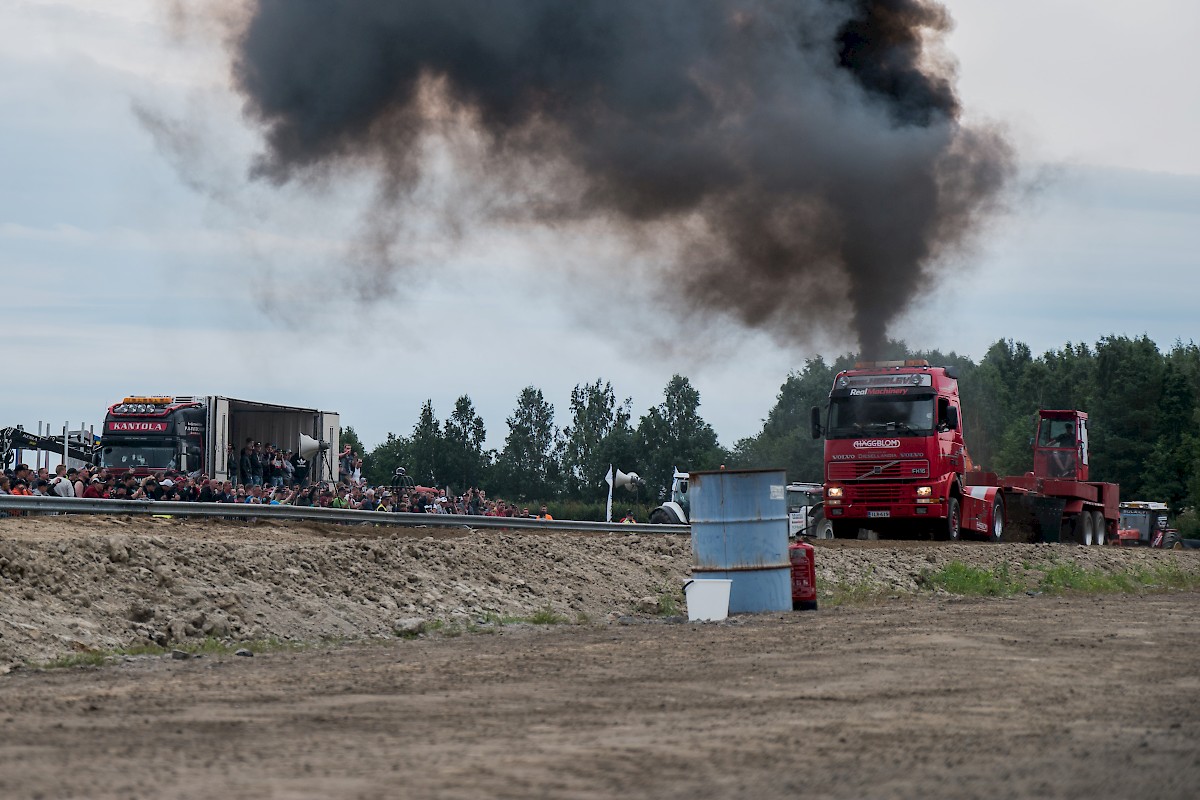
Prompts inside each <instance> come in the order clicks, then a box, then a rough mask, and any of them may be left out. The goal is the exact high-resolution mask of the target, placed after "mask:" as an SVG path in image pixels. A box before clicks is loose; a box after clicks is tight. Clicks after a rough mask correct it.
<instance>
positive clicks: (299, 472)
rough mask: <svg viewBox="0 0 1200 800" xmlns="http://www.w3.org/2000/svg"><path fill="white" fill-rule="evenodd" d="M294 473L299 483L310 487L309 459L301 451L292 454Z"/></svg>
mask: <svg viewBox="0 0 1200 800" xmlns="http://www.w3.org/2000/svg"><path fill="white" fill-rule="evenodd" d="M292 474H293V475H294V476H295V478H296V483H297V484H299V485H300V486H303V487H306V488H307V487H308V459H307V458H305V457H304V456H302V455H300V454H299V453H295V454H294V455H292Z"/></svg>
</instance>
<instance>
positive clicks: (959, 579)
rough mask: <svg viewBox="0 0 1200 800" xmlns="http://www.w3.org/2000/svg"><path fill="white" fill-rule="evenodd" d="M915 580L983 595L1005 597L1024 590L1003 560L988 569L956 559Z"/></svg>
mask: <svg viewBox="0 0 1200 800" xmlns="http://www.w3.org/2000/svg"><path fill="white" fill-rule="evenodd" d="M919 583H921V584H922V585H923V586H928V587H929V588H931V589H941V590H943V591H946V592H949V593H950V594H969V595H980V596H983V597H1005V596H1007V595H1011V594H1016V593H1017V592H1021V591H1024V590H1025V586H1024V584H1023V583H1022V582H1021V581H1019V580H1017V579H1015V578H1014V577H1013V575H1012V574H1011V570H1010V569H1009V565H1008V562H1007V561H1005V562H1002V563H1001V564H998V565H997V566H995V567H992V568H991V569H981V568H979V567H972V566H969V565H967V564H963V563H962V562H959V561H951V562H950V563H949V564H947V565H946V566H944V567H942V568H941V569H939V570H938V571H937V572H927V573H923V574H922V576H921V580H920V581H919Z"/></svg>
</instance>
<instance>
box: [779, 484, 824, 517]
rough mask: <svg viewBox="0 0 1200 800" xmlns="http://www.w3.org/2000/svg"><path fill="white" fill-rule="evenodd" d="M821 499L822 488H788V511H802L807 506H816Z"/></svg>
mask: <svg viewBox="0 0 1200 800" xmlns="http://www.w3.org/2000/svg"><path fill="white" fill-rule="evenodd" d="M820 500H821V490H820V489H818V490H816V491H809V490H806V489H791V488H789V489H788V490H787V507H788V513H795V512H797V511H800V510H801V509H802V508H804V507H805V506H814V505H816V504H817V503H818V502H820Z"/></svg>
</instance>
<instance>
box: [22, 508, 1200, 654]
mask: <svg viewBox="0 0 1200 800" xmlns="http://www.w3.org/2000/svg"><path fill="white" fill-rule="evenodd" d="M952 561H956V562H962V563H965V564H970V565H973V566H979V567H985V568H990V567H994V566H996V565H997V564H1000V563H1002V562H1007V563H1008V564H1009V565H1010V568H1011V569H1012V571H1013V572H1014V573H1017V574H1022V575H1025V574H1029V575H1032V576H1036V575H1037V573H1038V572H1039V571H1040V570H1043V569H1045V568H1046V567H1047V566H1049V565H1053V564H1064V563H1070V564H1076V565H1078V566H1080V567H1084V568H1087V569H1095V570H1102V571H1113V570H1123V569H1128V568H1129V567H1131V566H1135V565H1136V566H1144V567H1150V566H1153V565H1156V564H1164V563H1171V564H1176V565H1179V566H1180V568H1181V569H1184V570H1187V571H1191V572H1200V552H1197V551H1188V552H1183V553H1175V552H1161V551H1152V550H1144V549H1119V548H1112V547H1108V548H1100V547H1091V548H1083V547H1078V546H1067V545H1023V544H1004V545H987V544H984V543H978V542H974V543H960V544H949V543H928V542H924V543H921V542H899V543H897V542H858V541H853V542H851V541H835V542H821V543H819V547H818V551H817V571H818V586H819V587H820V588H821V590H822V595H823V600H824V601H825V602H833V601H836V600H837V599H839V595H840V594H842V593H844V592H845V591H846V590H848V589H851V590H852V589H855V588H857V589H859V590H861V592H862V593H866V594H871V595H879V596H883V597H888V596H893V597H897V596H903V595H907V594H910V593H917V592H928V591H929V589H928V588H927V587H926V586H925V585H924V584H923V583H922V575H923V574H927V573H930V572H934V571H936V570H938V569H939V568H940V567H942V566H944V565H945V564H947V563H949V562H952ZM690 564H691V548H690V542H689V540H688V538H687V537H684V536H670V535H662V534H655V533H648V532H646V530H638V531H631V532H629V533H622V534H604V535H590V534H558V535H545V534H528V533H513V532H505V531H465V530H464V531H461V532H445V531H436V530H434V529H408V528H376V527H365V526H353V527H351V526H335V525H328V526H326V525H313V524H248V523H240V522H220V521H213V520H171V519H159V518H119V517H68V516H61V517H28V518H7V519H3V520H0V665H5V664H7V665H10V666H11V665H14V664H20V663H26V662H34V663H43V662H47V661H50V660H53V659H55V658H60V657H62V656H64V655H69V654H71V653H78V652H86V651H90V650H113V649H120V648H131V647H138V646H144V645H151V644H156V645H159V646H171V645H177V644H181V643H193V644H194V643H196V642H198V641H201V640H203V639H208V638H214V639H228V640H231V641H233V640H241V641H248V640H263V639H279V640H285V641H308V642H313V641H322V640H350V639H358V638H369V637H377V636H385V637H386V636H390V635H393V632H394V630H395V626H396V623H397V621H398V620H411V619H414V618H419V619H422V620H425V621H432V620H438V621H441V622H443V623H450V624H453V625H455V626H458V627H464V626H468V625H473V624H477V623H478V622H480V621H486V620H494V619H496V618H509V619H513V618H529V617H531V616H533V615H535V614H537V613H538V612H551V613H552V614H554V615H557V616H559V617H563V618H565V619H567V620H570V621H579V622H584V621H590V622H594V623H604V622H609V621H612V620H613V619H616V618H618V617H620V616H624V615H630V614H633V615H643V616H650V617H654V616H659V615H661V614H664V613H666V612H670V611H673V610H681V609H682V608H683V597H682V592H681V587H682V584H683V582H684V581H685V580H686V579H687V578H688V577H689V574H690V572H689V570H690Z"/></svg>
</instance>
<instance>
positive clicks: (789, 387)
mask: <svg viewBox="0 0 1200 800" xmlns="http://www.w3.org/2000/svg"><path fill="white" fill-rule="evenodd" d="M883 358H887V359H905V358H924V359H926V360H928V361H929V363H930V364H933V365H939V366H940V365H947V366H950V365H952V366H954V367H956V368H957V370H958V375H959V391H960V393H961V398H962V410H963V433H964V437H965V439H966V443H967V448H968V450H969V452H970V454H971V457H972V459H973V461H974V462H975V463H976V465H978V466H979V467H981V468H984V469H988V470H991V471H993V472H996V473H999V474H1020V473H1023V472H1026V471H1028V470H1029V469H1032V461H1033V455H1032V448H1031V439H1032V437H1033V434H1034V431H1035V428H1036V417H1037V411H1038V409H1039V408H1062V409H1069V408H1076V409H1080V410H1083V411H1087V412H1088V414H1089V431H1090V438H1091V475H1092V477H1093V479H1096V480H1103V481H1111V482H1114V483H1119V484H1120V485H1121V496H1122V497H1123V498H1125V499H1139V500H1158V501H1162V502H1166V503H1169V504H1170V505H1171V506H1172V507H1173V508H1174V509H1175V510H1176V512H1178V511H1181V510H1182V509H1183V508H1185V507H1194V506H1195V505H1196V504H1197V500H1200V436H1198V435H1197V428H1198V425H1197V423H1198V422H1200V348H1197V346H1196V345H1195V344H1194V343H1191V342H1189V343H1187V344H1183V343H1182V342H1176V343H1175V345H1174V346H1173V347H1172V348H1171V349H1170V350H1167V351H1165V352H1163V351H1160V349H1159V348H1158V346H1157V345H1156V344H1155V343H1154V342H1153V341H1151V340H1150V339H1149V338H1148V337H1146V336H1142V337H1140V338H1130V337H1125V336H1108V337H1104V338H1102V339H1100V340H1099V341H1098V342H1096V344H1095V345H1086V344H1072V343H1067V344H1066V345H1065V346H1063V347H1062V348H1061V349H1056V350H1050V351H1048V352H1046V353H1043V354H1042V355H1040V356H1034V355H1033V353H1032V352H1031V350H1030V348H1029V347H1028V345H1025V344H1023V343H1021V342H1017V341H1014V340H1011V339H1006V340H1000V341H997V342H996V343H995V344H993V345H992V346H991V347H990V348H989V349H988V351H987V353H986V354H985V355H984V357H983V358H982V359H981V360H980V361H979V362H978V363H976V362H975V361H973V360H972V359H970V358H968V357H966V356H960V355H958V354H956V353H954V352H949V353H943V352H940V351H937V350H932V351H919V350H910V349H909V348H908V346H907V345H906V344H904V343H903V342H898V341H891V342H889V343H888V352H886V353H885V354H884V355H883ZM855 360H856V356H855V355H853V354H847V355H844V356H841V357H839V358H838V359H836V360H835V361H833V362H832V363H826V362H825V361H824V360H823V359H822V358H820V357H814V358H811V359H809V360H807V361H806V362H805V364H804V366H803V367H802V368H800V369H797V370H794V371H793V372H791V373H790V374H789V375H788V376H787V378H786V380H785V381H784V382H783V384H782V386H781V387H780V390H779V393H778V395H777V397H776V402H775V405H774V406H773V407H772V408H771V410H770V412H769V413H768V414H767V417H766V419H765V420H764V421H763V426H762V429H761V431H759V433H758V434H756V435H755V436H752V437H748V438H746V439H742V440H741V441H738V442H736V443H735V444H734V445H733V446H732V447H731V448H725V447H722V446H721V445H720V444H719V443H718V440H717V434H716V432H715V431H714V430H713V428H712V426H711V425H710V424H709V423H707V422H706V421H705V420H704V419H703V418H702V417H701V415H700V413H699V408H700V393H699V392H698V391H697V390H696V389H695V387H693V386H692V384H691V382H690V381H689V380H688V379H687V378H686V377H683V376H681V375H675V376H673V377H672V378H671V380H670V381H668V383H667V385H666V387H665V388H664V389H663V399H662V402H660V403H659V404H658V405H655V406H653V407H652V408H650V409H647V410H646V412H645V413H644V414H641V415H640V416H638V417H637V419H636V420H635V419H634V413H633V411H632V408H631V405H632V403H631V400H630V399H628V398H626V399H624V400H618V398H617V395H616V393H615V392H614V390H613V386H612V384H611V382H609V381H606V380H603V379H597V380H596V381H595V382H593V383H588V384H580V385H577V386H576V387H575V388H574V389H573V390H572V392H571V399H570V405H569V408H568V409H567V422H566V424H565V425H563V426H561V427H559V426H558V423H557V421H556V417H555V409H554V407H553V406H552V405H551V404H550V403H548V402H547V401H546V399H545V397H544V395H543V393H542V391H541V389H538V388H535V387H533V386H529V387H526V388H525V389H523V390H522V391H521V393H520V395H519V396H518V398H517V402H516V407H515V408H514V410H513V412H512V414H511V415H510V416H509V417H508V418H507V419H506V420H505V422H506V424H507V427H508V433H507V435H506V437H505V439H504V446H503V447H502V448H500V449H499V450H489V449H485V447H484V441H485V440H486V438H487V430H486V427H485V424H484V421H483V419H482V418H481V417H480V416H479V415H478V414H477V413H476V411H475V409H474V406H473V404H472V402H471V400H470V398H469V397H468V396H466V395H463V396H462V397H460V398H459V399H458V400H457V402H456V403H455V406H454V410H453V411H452V412H451V413H450V415H449V417H447V418H446V419H445V420H441V421H439V420H438V418H437V415H436V413H435V411H434V408H433V405H432V403H431V402H430V401H426V402H425V404H424V405H423V406H422V408H421V411H420V414H419V416H418V419H417V422H416V424H415V425H414V426H413V429H412V432H411V433H410V434H408V435H397V434H393V433H389V434H388V436H387V439H386V440H385V441H384V442H382V443H380V444H379V445H378V446H376V447H375V448H374V449H372V450H371V451H370V452H369V453H366V454H365V457H364V468H365V471H366V475H367V478H368V480H370V481H371V482H372V483H384V484H386V483H388V482H389V481H390V480H391V477H392V474H393V473H394V471H395V469H396V468H397V467H401V466H403V467H404V468H405V469H406V470H407V472H408V474H409V475H410V476H411V477H413V478H414V479H416V480H417V481H418V482H419V483H425V484H428V485H432V486H450V487H452V488H453V489H455V490H462V489H463V488H466V487H470V486H479V487H482V488H484V489H486V490H487V491H488V492H489V493H491V494H494V495H499V496H503V497H507V498H511V499H514V500H529V501H531V502H532V501H537V500H542V501H546V500H563V499H573V500H595V499H596V498H597V497H601V496H603V493H604V491H605V484H604V476H605V473H606V472H607V470H608V468H609V465H610V464H614V465H616V466H617V467H619V468H621V469H624V470H626V471H636V472H638V473H639V474H640V475H641V476H642V477H643V478H644V479H645V480H646V482H647V490H648V497H647V498H646V499H648V500H650V501H651V502H653V501H654V500H656V499H660V498H662V497H664V496H665V493H666V491H667V489H668V487H669V486H670V483H671V475H672V469H673V467H675V466H679V467H680V468H681V469H685V470H701V469H714V468H716V467H718V466H720V465H722V464H724V465H727V466H729V467H731V468H734V467H744V468H754V467H774V468H783V469H785V470H786V471H787V474H788V478H789V479H790V480H795V481H809V482H820V481H821V479H822V444H821V442H820V441H816V440H813V439H812V437H811V434H810V429H809V409H810V408H811V407H812V406H822V407H823V406H824V405H825V403H826V402H827V398H828V395H829V389H830V387H831V385H832V383H833V378H834V376H835V375H836V374H837V372H838V371H839V370H842V369H846V368H849V367H852V366H853V365H854V362H855ZM343 441H345V442H348V443H351V444H352V445H353V446H355V447H356V449H357V450H358V451H359V452H360V453H361V452H364V451H363V449H362V445H361V442H359V441H358V438H357V436H356V435H355V434H354V431H353V429H352V428H347V429H345V430H344V431H343Z"/></svg>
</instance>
